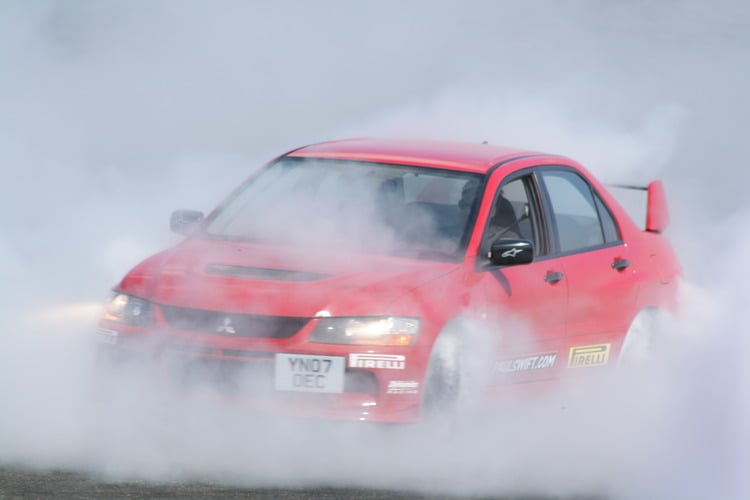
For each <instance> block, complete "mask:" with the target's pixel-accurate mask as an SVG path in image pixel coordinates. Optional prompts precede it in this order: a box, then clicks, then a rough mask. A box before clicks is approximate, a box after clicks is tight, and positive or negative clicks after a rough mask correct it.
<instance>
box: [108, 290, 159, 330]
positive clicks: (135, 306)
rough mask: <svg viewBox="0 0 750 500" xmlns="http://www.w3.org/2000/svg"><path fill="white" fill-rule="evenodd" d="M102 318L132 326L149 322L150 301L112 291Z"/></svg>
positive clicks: (150, 317) (150, 315)
mask: <svg viewBox="0 0 750 500" xmlns="http://www.w3.org/2000/svg"><path fill="white" fill-rule="evenodd" d="M104 319H105V320H108V321H116V322H118V323H125V324H126V325H133V326H147V325H149V324H151V319H152V313H151V303H150V302H149V301H147V300H145V299H140V298H138V297H133V296H132V295H125V294H124V293H118V292H112V294H111V295H110V297H109V300H108V301H107V303H106V305H105V306H104Z"/></svg>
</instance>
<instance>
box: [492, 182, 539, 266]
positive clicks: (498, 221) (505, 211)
mask: <svg viewBox="0 0 750 500" xmlns="http://www.w3.org/2000/svg"><path fill="white" fill-rule="evenodd" d="M529 183H530V178H529V177H528V176H527V177H519V178H518V179H514V180H512V181H510V182H508V183H505V184H503V185H502V186H501V187H500V190H499V192H498V193H497V194H496V195H495V201H494V205H493V208H492V212H491V213H490V217H489V220H488V221H487V227H486V229H485V232H484V237H483V239H482V244H483V248H487V249H489V247H490V245H492V242H494V241H496V240H498V239H503V238H505V239H513V238H515V239H518V238H521V239H524V240H529V241H531V242H533V243H534V253H535V255H540V252H541V249H542V246H541V240H540V237H539V226H538V222H537V220H538V219H537V214H536V206H535V205H533V204H532V201H531V200H532V196H531V186H530V184H529Z"/></svg>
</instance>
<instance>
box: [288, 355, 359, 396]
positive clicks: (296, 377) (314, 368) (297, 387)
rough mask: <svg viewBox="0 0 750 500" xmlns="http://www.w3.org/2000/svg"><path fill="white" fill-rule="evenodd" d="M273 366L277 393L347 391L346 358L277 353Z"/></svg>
mask: <svg viewBox="0 0 750 500" xmlns="http://www.w3.org/2000/svg"><path fill="white" fill-rule="evenodd" d="M274 363H275V367H274V388H275V389H276V390H277V391H299V392H329V393H337V392H344V369H345V364H346V363H345V358H344V357H343V356H316V355H312V354H277V355H276V359H275V362H274Z"/></svg>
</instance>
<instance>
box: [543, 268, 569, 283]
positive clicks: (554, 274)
mask: <svg viewBox="0 0 750 500" xmlns="http://www.w3.org/2000/svg"><path fill="white" fill-rule="evenodd" d="M564 277H565V275H564V274H563V273H561V272H559V271H547V274H545V275H544V281H546V282H547V283H549V284H551V285H554V284H555V283H557V282H558V281H560V280H561V279H563V278H564Z"/></svg>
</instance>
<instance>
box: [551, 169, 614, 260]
mask: <svg viewBox="0 0 750 500" xmlns="http://www.w3.org/2000/svg"><path fill="white" fill-rule="evenodd" d="M541 177H542V179H543V182H544V186H545V189H546V191H547V195H548V197H549V201H550V203H551V207H550V208H551V211H552V214H553V219H554V224H555V227H556V229H557V236H558V241H559V245H560V248H559V251H560V252H561V253H568V252H574V251H577V250H582V249H585V248H590V247H595V246H599V245H603V244H604V243H605V242H607V241H615V240H616V239H618V238H617V228H616V225H615V223H614V220H613V219H612V216H611V215H610V214H609V211H608V210H607V209H606V207H604V204H603V203H602V201H601V200H598V199H595V195H594V193H593V191H592V189H591V187H590V186H589V184H588V183H587V182H586V181H585V180H584V179H583V178H582V177H580V176H579V175H577V174H575V173H573V172H570V171H565V170H547V171H542V172H541ZM596 198H598V196H597V197H596ZM600 213H602V214H606V217H605V219H607V220H606V221H605V222H604V223H603V221H602V220H601V219H600V217H599V214H600ZM605 226H606V227H607V229H606V230H605V229H604V227H605ZM609 238H613V239H612V240H609Z"/></svg>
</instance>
